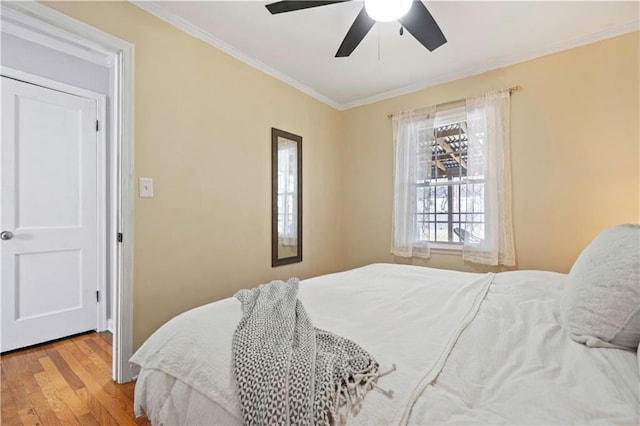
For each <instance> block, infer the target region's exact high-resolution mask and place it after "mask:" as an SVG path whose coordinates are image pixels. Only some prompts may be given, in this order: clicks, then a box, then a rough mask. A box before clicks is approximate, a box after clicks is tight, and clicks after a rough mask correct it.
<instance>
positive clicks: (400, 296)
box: [132, 264, 640, 424]
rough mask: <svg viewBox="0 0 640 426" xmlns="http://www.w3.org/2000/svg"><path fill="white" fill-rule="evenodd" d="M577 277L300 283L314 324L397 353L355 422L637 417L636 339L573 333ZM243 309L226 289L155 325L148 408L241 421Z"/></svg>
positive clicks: (388, 357) (406, 275)
mask: <svg viewBox="0 0 640 426" xmlns="http://www.w3.org/2000/svg"><path fill="white" fill-rule="evenodd" d="M565 277H566V276H565V275H561V274H554V273H545V272H533V271H522V272H509V273H501V274H497V275H495V276H493V275H490V274H489V275H482V274H469V273H461V272H451V271H441V270H435V269H430V268H422V267H414V266H402V265H382V264H378V265H370V266H367V267H364V268H358V269H356V270H353V271H347V272H345V273H339V274H331V275H327V276H323V277H318V278H314V279H310V280H305V281H303V282H302V283H301V286H300V294H299V296H300V299H301V300H302V302H303V303H304V304H305V307H306V309H307V311H308V312H309V315H310V316H311V318H312V320H313V321H314V325H315V326H317V327H320V328H324V329H327V330H330V331H333V332H336V333H338V334H341V335H344V336H345V337H348V338H350V339H353V340H354V341H356V342H358V343H359V344H361V345H362V346H363V347H364V348H365V349H366V350H368V351H369V352H370V353H372V354H373V355H374V356H375V357H376V358H377V359H378V361H379V362H380V364H381V366H382V367H381V369H382V370H384V369H386V368H388V367H389V366H390V365H391V364H392V363H396V364H397V366H398V370H397V371H396V372H394V373H392V374H391V375H389V376H385V377H384V378H382V379H381V380H380V383H379V384H380V386H381V387H383V388H390V389H393V390H394V392H395V396H394V398H392V399H389V398H387V397H386V396H384V395H383V394H381V393H379V392H375V391H373V392H370V393H369V394H368V395H367V397H366V398H365V403H364V404H363V409H362V411H361V413H360V414H359V415H358V416H357V417H355V418H350V419H349V423H351V424H401V423H409V424H445V423H457V424H488V423H492V424H496V423H502V424H551V423H555V424H566V423H573V424H576V423H617V424H620V423H623V424H638V420H639V418H638V416H639V414H638V413H639V401H640V399H639V396H638V393H639V390H638V387H639V383H640V380H639V373H638V366H637V363H636V358H635V353H633V352H628V351H627V352H625V351H621V350H617V349H593V348H587V347H584V346H583V345H580V344H578V343H575V342H573V341H571V340H569V339H568V337H567V336H566V335H565V334H564V332H563V330H562V329H561V327H560V324H559V312H558V306H559V305H558V299H559V294H560V291H561V289H562V286H563V285H564V281H565ZM491 281H493V283H492V282H491ZM485 294H486V297H485ZM483 299H484V300H483ZM478 308H479V309H478ZM476 313H477V314H476ZM239 318H240V307H239V303H238V302H237V301H236V300H235V299H226V300H224V301H220V302H216V303H214V304H210V305H206V306H203V307H200V308H197V309H195V310H192V311H189V312H187V313H185V314H183V315H181V316H179V317H177V318H176V319H174V320H172V321H170V322H169V323H168V324H167V325H165V326H163V327H162V328H161V329H160V330H159V331H158V332H157V333H156V334H154V336H152V338H150V339H149V341H148V342H147V343H145V345H143V347H142V348H141V349H140V350H139V351H138V352H137V353H136V354H135V355H134V357H133V358H132V362H134V363H136V364H139V365H141V366H142V367H143V368H142V370H141V372H140V376H139V378H138V383H137V384H136V396H135V408H136V410H137V412H138V413H142V412H144V413H147V414H148V415H149V417H150V418H151V419H152V421H153V423H154V424H240V418H241V416H240V411H239V405H238V401H237V396H236V395H235V383H234V381H233V374H231V371H232V366H231V336H232V335H233V330H234V329H235V326H236V324H237V321H238V320H239ZM469 322H471V324H470V325H469V326H467V324H468V323H469ZM429 383H431V385H429ZM425 387H426V389H425Z"/></svg>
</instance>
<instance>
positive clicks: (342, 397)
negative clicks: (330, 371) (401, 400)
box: [332, 362, 396, 425]
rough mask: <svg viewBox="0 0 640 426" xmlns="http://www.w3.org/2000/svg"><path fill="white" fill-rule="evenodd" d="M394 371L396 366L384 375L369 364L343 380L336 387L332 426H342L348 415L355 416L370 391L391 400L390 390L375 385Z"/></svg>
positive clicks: (391, 393) (373, 364)
mask: <svg viewBox="0 0 640 426" xmlns="http://www.w3.org/2000/svg"><path fill="white" fill-rule="evenodd" d="M395 370H396V364H392V366H391V368H390V369H389V370H388V371H385V372H384V373H380V372H378V365H377V363H375V362H374V363H371V365H370V366H369V367H367V369H366V370H365V371H362V372H358V373H351V374H349V375H348V376H347V377H345V378H343V380H342V383H340V384H339V385H338V398H337V401H336V405H335V412H334V413H332V414H333V422H332V424H340V425H344V424H346V422H347V416H348V415H349V414H353V415H356V414H358V412H359V411H360V408H361V407H362V401H363V400H364V397H365V395H366V394H367V392H369V391H370V390H372V389H376V390H378V391H380V392H381V393H382V394H384V395H385V396H386V397H388V398H393V390H392V389H388V390H386V389H383V388H381V387H380V386H379V385H378V384H377V380H378V379H379V378H380V377H384V376H386V375H387V374H390V373H392V372H394V371H395Z"/></svg>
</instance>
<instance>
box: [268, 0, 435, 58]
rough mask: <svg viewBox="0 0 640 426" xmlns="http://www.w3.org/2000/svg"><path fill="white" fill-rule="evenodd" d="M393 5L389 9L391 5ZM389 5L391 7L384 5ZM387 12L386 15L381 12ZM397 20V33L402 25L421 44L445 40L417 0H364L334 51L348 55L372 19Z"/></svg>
mask: <svg viewBox="0 0 640 426" xmlns="http://www.w3.org/2000/svg"><path fill="white" fill-rule="evenodd" d="M345 1H351V0H326V1H311V0H300V1H278V2H275V3H270V4H268V5H266V8H267V9H268V10H269V12H271V14H272V15H275V14H278V13H285V12H293V11H296V10H302V9H309V8H311V7H318V6H326V5H329V4H334V3H343V2H345ZM394 6H395V7H396V8H395V9H393V7H394ZM389 7H391V9H392V10H389V9H388V8H389ZM385 12H390V13H391V14H390V15H385ZM394 20H398V21H399V22H400V25H401V27H400V34H401V35H402V33H403V29H404V28H406V29H407V31H409V32H410V33H411V35H413V36H414V37H415V38H416V39H417V40H418V41H419V42H420V43H421V44H422V45H423V46H424V47H426V48H427V49H429V51H433V50H435V49H437V48H438V47H440V46H442V45H443V44H445V43H446V42H447V39H446V38H445V36H444V34H443V33H442V30H440V27H439V26H438V23H437V22H436V21H435V19H433V16H431V13H430V12H429V11H428V10H427V7H426V6H425V5H424V3H422V1H420V0H415V1H412V0H364V7H363V8H362V10H361V11H360V13H359V14H358V16H356V19H355V21H353V24H352V25H351V28H349V31H348V32H347V35H346V36H345V37H344V40H342V44H341V45H340V47H339V48H338V51H337V52H336V56H335V57H336V58H339V57H346V56H349V55H351V53H352V52H353V51H354V50H355V48H356V47H358V45H359V44H360V42H361V41H362V39H364V37H365V36H366V35H367V33H368V32H369V30H371V28H372V27H373V24H375V23H376V21H381V22H385V21H394Z"/></svg>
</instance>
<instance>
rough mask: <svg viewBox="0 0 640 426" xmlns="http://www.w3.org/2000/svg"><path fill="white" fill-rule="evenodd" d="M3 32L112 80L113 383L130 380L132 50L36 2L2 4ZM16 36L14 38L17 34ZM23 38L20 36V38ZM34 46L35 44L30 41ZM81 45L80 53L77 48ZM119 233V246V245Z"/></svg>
mask: <svg viewBox="0 0 640 426" xmlns="http://www.w3.org/2000/svg"><path fill="white" fill-rule="evenodd" d="M0 15H2V19H3V22H6V21H5V19H6V20H10V21H11V25H8V26H7V25H4V26H3V28H2V31H3V32H9V33H10V32H11V31H27V32H29V33H30V34H32V35H34V38H35V39H36V40H37V42H39V43H41V44H43V45H45V46H47V47H49V48H53V49H56V50H59V51H62V52H64V53H67V54H71V55H74V56H79V57H82V58H83V59H85V60H89V61H92V62H96V63H101V64H103V65H105V64H106V66H107V67H108V68H109V71H110V80H111V93H110V94H109V97H110V100H111V105H110V109H109V112H110V123H109V126H110V135H111V138H110V140H109V142H110V143H109V148H108V149H109V154H110V155H109V158H110V161H109V163H110V164H109V165H108V167H109V182H108V185H109V189H110V192H109V193H110V196H111V199H110V200H109V201H110V204H109V211H108V212H105V213H106V216H107V217H108V219H107V220H109V221H110V224H111V225H112V226H111V229H112V230H114V231H115V232H111V234H110V235H108V236H107V242H108V244H109V250H110V257H109V258H110V262H109V263H110V264H109V265H106V268H109V270H110V271H111V275H110V276H111V280H110V282H109V283H108V284H107V285H109V286H110V288H111V301H112V309H113V311H112V318H113V320H114V324H113V369H112V375H113V379H114V380H116V381H117V382H118V383H126V382H129V381H131V380H132V379H133V374H132V370H131V367H130V365H129V358H131V355H132V353H133V243H134V241H133V236H134V235H133V215H134V198H133V197H134V179H133V176H134V175H133V152H134V151H133V147H134V126H133V107H134V106H133V99H134V98H133V95H134V91H133V89H134V81H133V79H134V46H133V45H132V44H131V43H129V42H126V41H124V40H121V39H119V38H117V37H114V36H112V35H111V34H108V33H106V32H104V31H101V30H98V29H96V28H94V27H92V26H90V25H87V24H85V23H84V22H81V21H78V20H76V19H74V18H71V17H69V16H67V15H64V14H62V13H60V12H58V11H56V10H53V9H50V8H48V7H46V6H44V5H42V4H40V3H37V2H35V1H22V2H2V3H0ZM16 35H18V34H16ZM20 36H24V34H20ZM31 41H34V40H31ZM78 46H80V48H78ZM118 234H122V236H123V237H122V242H119V241H118Z"/></svg>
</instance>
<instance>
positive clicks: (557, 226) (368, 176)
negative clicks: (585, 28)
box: [342, 32, 640, 272]
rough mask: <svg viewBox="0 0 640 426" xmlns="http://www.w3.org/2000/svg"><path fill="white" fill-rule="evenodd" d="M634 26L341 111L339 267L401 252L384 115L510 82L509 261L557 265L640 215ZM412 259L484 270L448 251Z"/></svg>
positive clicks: (563, 266) (562, 268)
mask: <svg viewBox="0 0 640 426" xmlns="http://www.w3.org/2000/svg"><path fill="white" fill-rule="evenodd" d="M639 34H640V33H638V32H635V33H632V34H628V35H624V36H620V37H616V38H613V39H609V40H605V41H602V42H598V43H594V44H590V45H586V46H583V47H579V48H576V49H572V50H568V51H565V52H561V53H557V54H554V55H549V56H546V57H543V58H539V59H536V60H532V61H528V62H524V63H521V64H517V65H513V66H509V67H506V68H502V69H499V70H496V71H492V72H487V73H484V74H481V75H478V76H474V77H470V78H465V79H462V80H458V81H454V82H451V83H447V84H442V85H438V86H435V87H432V88H429V89H425V90H422V91H419V92H415V93H411V94H408V95H404V96H399V97H396V98H393V99H388V100H385V101H381V102H378V103H375V104H371V105H366V106H362V107H359V108H354V109H351V110H349V111H346V112H345V113H344V122H345V133H344V138H343V139H344V141H345V144H344V147H343V164H344V166H343V176H342V177H343V180H344V181H343V186H342V188H343V193H342V199H343V201H342V205H343V220H342V228H343V235H344V239H343V242H344V247H345V252H344V255H345V264H344V265H343V266H344V267H346V268H351V267H355V266H359V265H363V264H367V263H370V262H389V261H394V260H395V261H398V262H400V261H403V260H402V259H394V258H393V257H392V256H391V255H390V254H389V249H390V244H391V200H392V161H391V159H392V155H393V150H392V142H391V140H392V131H391V120H388V119H387V118H386V116H387V114H389V113H393V112H398V111H403V110H408V109H412V108H418V107H423V106H427V105H433V104H438V103H443V102H447V101H451V100H455V99H460V98H464V97H467V96H472V95H479V94H482V93H484V92H487V91H490V90H494V89H500V88H507V87H511V86H514V85H521V86H523V88H524V90H522V91H519V92H515V93H514V94H513V96H512V103H511V146H512V170H513V213H514V227H515V243H516V255H517V258H518V264H517V267H518V268H519V269H546V270H552V271H559V272H567V271H568V270H569V269H570V268H571V265H572V264H573V262H574V260H575V258H576V257H577V256H578V254H579V253H580V251H581V250H582V248H583V247H584V246H585V245H586V244H588V243H589V241H590V240H591V239H592V238H593V237H594V236H595V235H596V234H597V233H598V232H600V231H601V230H602V229H604V228H606V227H608V226H610V225H613V224H616V223H621V222H636V223H637V222H639V221H640V218H639V215H640V205H639V193H640V183H639V180H640V174H639V173H640V170H639V163H640V158H639V144H640V136H639V131H638V126H639V110H638V105H639V81H640V75H639V70H638V64H639V61H640V58H639V53H638V52H639V51H640V46H639V43H638V41H639ZM416 263H418V264H426V265H427V266H432V267H437V268H455V269H462V270H485V269H486V268H482V267H477V266H474V265H472V264H465V263H463V262H462V261H461V259H460V257H459V256H457V255H445V254H434V255H433V256H432V258H431V260H430V261H428V262H419V261H416Z"/></svg>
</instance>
